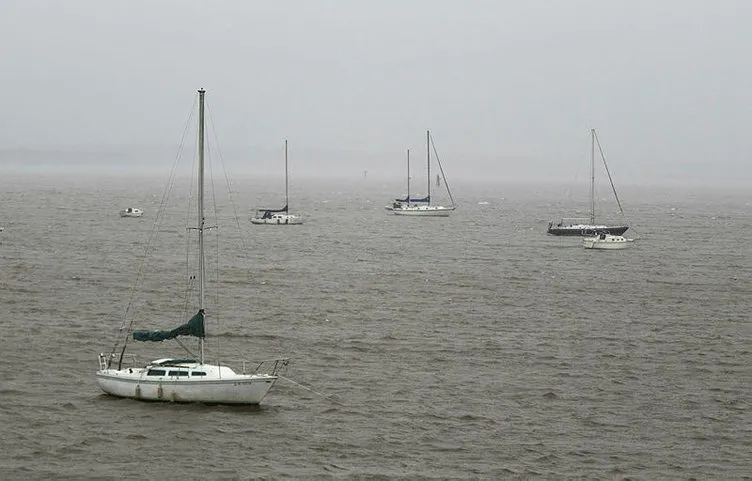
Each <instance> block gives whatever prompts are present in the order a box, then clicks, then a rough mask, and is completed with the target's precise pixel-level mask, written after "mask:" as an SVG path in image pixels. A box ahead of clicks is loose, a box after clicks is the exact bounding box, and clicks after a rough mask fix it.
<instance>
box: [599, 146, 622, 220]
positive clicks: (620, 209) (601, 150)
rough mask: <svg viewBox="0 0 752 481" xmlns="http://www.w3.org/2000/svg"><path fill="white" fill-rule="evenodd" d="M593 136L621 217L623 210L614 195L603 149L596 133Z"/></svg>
mask: <svg viewBox="0 0 752 481" xmlns="http://www.w3.org/2000/svg"><path fill="white" fill-rule="evenodd" d="M593 134H594V135H595V143H596V144H598V152H600V154H601V160H603V166H604V167H605V168H606V174H608V181H609V182H610V183H611V190H612V191H613V192H614V197H616V205H618V206H619V212H621V215H624V209H622V208H621V201H620V200H619V194H617V193H616V187H615V186H614V181H613V180H612V179H611V172H610V171H609V170H608V164H607V163H606V156H605V155H604V154H603V149H602V148H601V141H600V139H598V133H597V132H595V131H593Z"/></svg>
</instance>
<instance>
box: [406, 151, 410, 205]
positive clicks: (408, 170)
mask: <svg viewBox="0 0 752 481" xmlns="http://www.w3.org/2000/svg"><path fill="white" fill-rule="evenodd" d="M407 205H408V206H409V205H410V149H407Z"/></svg>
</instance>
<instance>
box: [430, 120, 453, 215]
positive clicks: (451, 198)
mask: <svg viewBox="0 0 752 481" xmlns="http://www.w3.org/2000/svg"><path fill="white" fill-rule="evenodd" d="M428 135H429V136H430V137H431V147H433V155H434V156H435V157H436V163H438V164H439V170H440V171H441V177H442V178H443V179H444V185H445V186H446V189H447V194H449V200H450V201H451V202H452V207H454V197H452V191H451V190H450V189H449V182H447V179H446V175H444V167H442V165H441V160H440V159H439V153H438V152H437V151H436V143H435V142H434V141H433V134H431V133H430V132H429V134H428Z"/></svg>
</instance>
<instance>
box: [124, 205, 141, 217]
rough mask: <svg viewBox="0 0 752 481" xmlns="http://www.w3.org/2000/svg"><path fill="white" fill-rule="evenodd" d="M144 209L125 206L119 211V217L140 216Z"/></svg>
mask: <svg viewBox="0 0 752 481" xmlns="http://www.w3.org/2000/svg"><path fill="white" fill-rule="evenodd" d="M142 215H144V211H142V210H141V209H133V208H130V207H129V208H127V209H123V210H121V211H120V217H141V216H142Z"/></svg>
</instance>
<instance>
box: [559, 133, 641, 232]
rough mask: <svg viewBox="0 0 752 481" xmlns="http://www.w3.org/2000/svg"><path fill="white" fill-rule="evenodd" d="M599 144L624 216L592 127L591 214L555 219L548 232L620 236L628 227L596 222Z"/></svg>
mask: <svg viewBox="0 0 752 481" xmlns="http://www.w3.org/2000/svg"><path fill="white" fill-rule="evenodd" d="M596 145H597V146H598V151H599V152H600V155H601V160H602V161H603V166H604V167H605V168H606V173H607V174H608V180H609V182H610V183H611V190H612V191H613V193H614V197H615V198H616V204H617V205H618V206H619V212H621V214H622V216H623V215H624V210H623V209H622V207H621V202H620V201H619V195H618V194H617V193H616V187H614V181H613V180H612V179H611V172H610V171H609V170H608V164H606V156H605V155H603V149H602V148H601V143H600V141H599V140H598V135H597V134H596V133H595V129H590V216H589V217H586V218H579V217H564V218H562V219H561V220H560V221H559V222H558V223H557V224H554V223H553V221H551V222H549V223H548V231H547V232H548V233H549V234H551V235H565V236H588V237H591V236H596V235H598V234H610V235H615V236H620V235H622V234H623V233H624V232H626V230H627V229H629V226H628V225H620V224H596V222H595V146H596Z"/></svg>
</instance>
